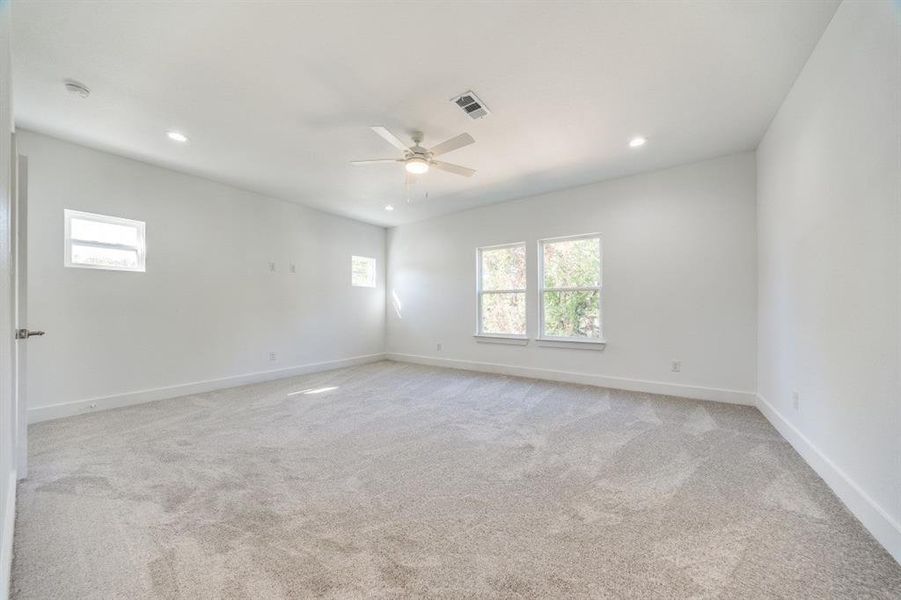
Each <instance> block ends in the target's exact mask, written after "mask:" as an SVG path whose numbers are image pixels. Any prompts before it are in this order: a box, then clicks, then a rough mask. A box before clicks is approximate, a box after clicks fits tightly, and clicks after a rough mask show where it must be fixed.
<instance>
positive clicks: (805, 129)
mask: <svg viewBox="0 0 901 600" xmlns="http://www.w3.org/2000/svg"><path fill="white" fill-rule="evenodd" d="M899 35H901V33H899V12H898V8H897V6H895V7H893V6H892V3H891V2H889V1H888V0H885V1H879V2H857V1H852V0H846V1H845V2H844V3H843V4H842V5H841V6H840V7H839V9H838V11H837V12H836V14H835V16H834V18H833V20H832V23H831V24H830V25H829V27H828V29H827V30H826V32H825V33H824V34H823V37H822V39H821V40H820V42H819V45H818V46H817V47H816V49H815V51H814V52H813V54H812V55H811V57H810V60H809V62H808V63H807V65H806V67H805V68H804V70H803V72H802V73H801V75H800V76H799V78H798V80H797V81H796V83H795V85H794V87H793V89H792V90H791V93H790V94H789V95H788V97H787V98H786V100H785V103H784V104H783V106H782V108H781V109H780V110H779V113H778V115H777V116H776V118H775V120H774V121H773V122H772V124H771V125H770V128H769V130H768V132H767V134H766V136H765V137H764V139H763V142H762V143H761V144H760V147H759V149H758V192H759V208H758V213H759V221H758V235H759V259H758V262H759V269H760V285H759V301H758V303H759V310H760V313H759V357H758V365H759V367H758V369H759V378H758V386H759V393H760V396H761V408H762V409H763V410H764V412H766V413H768V416H770V417H771V420H773V421H774V423H776V424H777V425H779V426H780V428H781V429H782V430H783V433H784V434H785V435H786V437H788V438H789V439H790V440H791V441H792V442H793V443H795V445H796V447H797V448H798V449H799V450H800V451H801V452H802V454H804V455H805V457H806V458H807V459H808V461H809V462H811V464H813V465H814V467H815V468H817V470H818V471H820V474H821V475H822V476H823V477H824V478H825V479H826V481H827V482H829V483H830V484H831V485H832V487H833V488H834V489H835V490H836V491H837V492H838V493H839V495H840V496H841V497H842V499H843V500H844V501H845V502H846V503H847V504H848V505H849V506H850V507H851V508H852V510H854V512H855V513H856V514H857V515H858V517H860V518H861V520H862V521H863V522H864V523H865V524H866V525H867V526H868V527H869V528H870V529H871V531H873V533H874V534H875V535H876V537H877V538H879V539H880V541H882V543H883V544H884V545H885V546H886V547H887V548H888V549H889V550H890V551H891V552H892V553H893V554H894V556H895V557H896V559H898V560H899V561H901V529H899V527H898V522H899V521H901V386H899V371H901V362H899V361H901V355H899V345H901V316H899V313H901V296H899V279H901V260H899V250H901V249H899V202H901V188H899V164H901V155H899V139H901V137H899V136H901V126H899V118H901V117H899V107H901V96H899V90H901V60H899V57H901V45H899ZM793 391H797V392H799V393H800V406H799V409H798V410H795V409H794V408H793V402H792V392H793Z"/></svg>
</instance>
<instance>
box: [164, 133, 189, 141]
mask: <svg viewBox="0 0 901 600" xmlns="http://www.w3.org/2000/svg"><path fill="white" fill-rule="evenodd" d="M166 137H168V138H169V139H170V140H172V141H173V142H178V143H179V144H184V143H186V142H187V141H188V136H186V135H185V134H183V133H182V132H180V131H167V132H166Z"/></svg>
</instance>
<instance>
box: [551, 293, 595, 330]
mask: <svg viewBox="0 0 901 600" xmlns="http://www.w3.org/2000/svg"><path fill="white" fill-rule="evenodd" d="M600 299H601V296H600V292H598V291H597V290H591V291H584V292H545V293H544V335H548V336H555V337H588V338H599V337H601V304H600Z"/></svg>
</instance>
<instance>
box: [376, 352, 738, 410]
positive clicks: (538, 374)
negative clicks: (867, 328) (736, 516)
mask: <svg viewBox="0 0 901 600" xmlns="http://www.w3.org/2000/svg"><path fill="white" fill-rule="evenodd" d="M385 358H387V359H388V360H393V361H396V362H408V363H415V364H420V365H431V366H434V367H447V368H450V369H462V370H464V371H478V372H480V373H496V374H498V375H511V376H513V377H528V378H531V379H545V380H548V381H561V382H564V383H575V384H580V385H592V386H597V387H605V388H613V389H618V390H628V391H632V392H647V393H650V394H663V395H666V396H679V397H681V398H692V399H695V400H708V401H711V402H725V403H727V404H742V405H745V406H754V405H755V397H754V392H745V391H741V390H727V389H722V388H712V387H703V386H693V385H684V384H681V383H666V382H663V381H648V380H644V379H628V378H625V377H612V376H609V375H595V374H592V373H576V372H573V371H555V370H552V369H538V368H535V367H518V366H514V365H504V364H499V363H487V362H479V361H473V360H459V359H456V358H436V357H433V356H422V355H418V354H398V353H395V352H388V353H387V354H386V355H385Z"/></svg>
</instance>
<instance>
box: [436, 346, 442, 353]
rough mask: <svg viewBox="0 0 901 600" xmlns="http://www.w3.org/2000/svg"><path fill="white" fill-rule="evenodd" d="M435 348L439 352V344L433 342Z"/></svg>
mask: <svg viewBox="0 0 901 600" xmlns="http://www.w3.org/2000/svg"><path fill="white" fill-rule="evenodd" d="M435 350H437V351H438V352H441V344H435Z"/></svg>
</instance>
